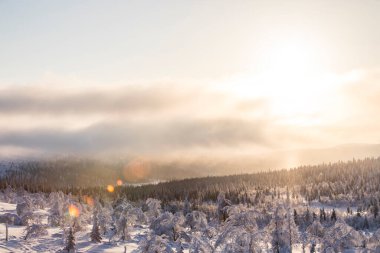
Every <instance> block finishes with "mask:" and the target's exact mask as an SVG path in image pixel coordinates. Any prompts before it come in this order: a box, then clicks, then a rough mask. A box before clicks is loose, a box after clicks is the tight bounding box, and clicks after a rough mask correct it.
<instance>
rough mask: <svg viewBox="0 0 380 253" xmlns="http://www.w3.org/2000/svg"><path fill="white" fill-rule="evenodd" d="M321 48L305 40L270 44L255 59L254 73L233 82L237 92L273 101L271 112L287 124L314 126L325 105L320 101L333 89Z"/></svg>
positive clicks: (234, 79)
mask: <svg viewBox="0 0 380 253" xmlns="http://www.w3.org/2000/svg"><path fill="white" fill-rule="evenodd" d="M318 49H319V48H318V47H317V46H316V45H314V44H313V43H309V42H308V41H307V40H302V39H292V40H290V39H289V40H287V39H278V40H276V42H274V43H267V44H266V46H265V47H263V48H261V52H260V54H259V55H256V57H255V58H254V61H255V64H254V66H255V67H253V70H252V71H251V72H249V73H246V74H244V75H242V76H239V77H238V78H233V79H232V80H229V82H230V83H233V88H232V89H233V92H234V93H236V94H237V95H239V96H241V97H243V98H248V99H251V98H265V99H267V100H269V101H270V105H271V112H272V113H273V114H274V115H275V116H277V118H279V119H282V120H283V121H284V122H285V121H286V122H287V123H291V124H297V125H301V124H314V123H315V122H314V120H315V118H314V119H313V115H315V114H316V113H318V112H320V111H321V110H322V109H323V107H324V106H325V105H324V103H323V101H321V100H320V99H317V98H318V97H321V95H322V97H323V94H324V93H326V92H328V90H329V89H331V82H329V81H326V80H325V79H324V77H325V76H326V75H325V74H326V73H327V72H326V70H325V69H324V67H323V60H322V58H321V55H320V54H319V50H318ZM322 79H323V81H322ZM230 87H231V86H230Z"/></svg>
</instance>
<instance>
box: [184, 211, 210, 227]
mask: <svg viewBox="0 0 380 253" xmlns="http://www.w3.org/2000/svg"><path fill="white" fill-rule="evenodd" d="M186 223H187V225H189V226H190V228H191V229H193V230H199V231H204V230H205V229H207V217H206V214H204V213H203V212H200V211H192V212H190V213H188V214H187V215H186Z"/></svg>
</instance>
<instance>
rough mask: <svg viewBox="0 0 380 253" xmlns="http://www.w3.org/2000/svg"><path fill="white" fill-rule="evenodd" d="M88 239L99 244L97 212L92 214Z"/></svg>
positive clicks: (100, 238) (100, 239)
mask: <svg viewBox="0 0 380 253" xmlns="http://www.w3.org/2000/svg"><path fill="white" fill-rule="evenodd" d="M90 238H91V241H92V242H101V241H102V237H101V236H100V231H99V225H98V216H97V212H94V216H93V224H92V229H91V234H90Z"/></svg>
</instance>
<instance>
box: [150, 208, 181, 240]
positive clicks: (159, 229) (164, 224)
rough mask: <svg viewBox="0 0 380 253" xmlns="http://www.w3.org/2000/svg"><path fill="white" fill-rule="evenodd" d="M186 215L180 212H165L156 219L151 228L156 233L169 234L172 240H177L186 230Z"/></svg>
mask: <svg viewBox="0 0 380 253" xmlns="http://www.w3.org/2000/svg"><path fill="white" fill-rule="evenodd" d="M184 223H185V217H183V215H182V213H180V212H178V213H176V214H174V215H173V214H172V213H169V212H165V213H163V214H161V215H160V216H158V217H157V219H155V220H154V221H153V222H152V224H151V225H150V228H151V229H152V230H153V231H154V233H155V234H156V235H167V236H168V237H169V238H170V239H171V240H173V241H176V240H177V239H178V238H179V237H180V235H181V233H182V232H183V231H184V226H183V225H184Z"/></svg>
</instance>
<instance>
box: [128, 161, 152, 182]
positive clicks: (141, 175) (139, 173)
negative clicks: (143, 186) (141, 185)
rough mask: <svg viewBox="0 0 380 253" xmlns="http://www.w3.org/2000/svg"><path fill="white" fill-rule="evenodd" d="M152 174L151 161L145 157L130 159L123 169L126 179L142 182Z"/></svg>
mask: <svg viewBox="0 0 380 253" xmlns="http://www.w3.org/2000/svg"><path fill="white" fill-rule="evenodd" d="M150 174H151V167H150V163H149V162H148V161H147V160H144V159H135V160H132V161H130V162H129V163H128V164H127V165H126V166H125V167H124V169H123V175H124V178H125V180H127V181H129V182H142V181H144V180H146V179H147V178H149V176H150Z"/></svg>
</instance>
